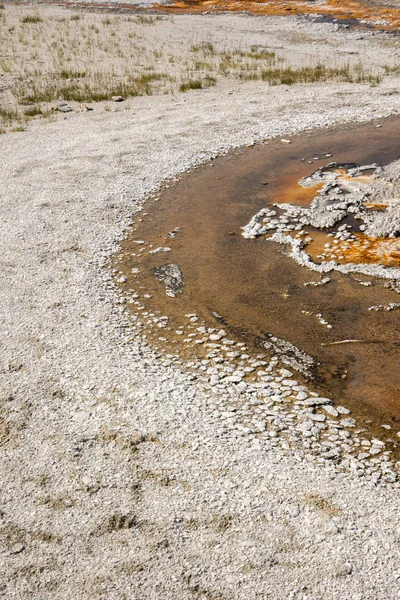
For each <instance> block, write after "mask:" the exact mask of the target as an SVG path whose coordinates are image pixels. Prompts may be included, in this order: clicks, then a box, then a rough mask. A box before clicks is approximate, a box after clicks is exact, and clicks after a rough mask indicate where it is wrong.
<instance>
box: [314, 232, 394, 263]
mask: <svg viewBox="0 0 400 600" xmlns="http://www.w3.org/2000/svg"><path fill="white" fill-rule="evenodd" d="M356 237H357V239H356V240H352V241H347V242H342V241H341V242H340V243H339V244H337V245H333V246H332V248H330V249H329V250H325V254H326V256H327V257H326V259H325V260H330V259H333V260H336V261H337V262H339V263H342V264H344V263H356V264H380V265H386V266H390V267H399V266H400V239H398V238H395V239H391V238H372V237H368V236H367V235H364V234H361V233H357V234H356ZM327 239H328V240H329V241H330V242H331V239H330V238H327Z"/></svg>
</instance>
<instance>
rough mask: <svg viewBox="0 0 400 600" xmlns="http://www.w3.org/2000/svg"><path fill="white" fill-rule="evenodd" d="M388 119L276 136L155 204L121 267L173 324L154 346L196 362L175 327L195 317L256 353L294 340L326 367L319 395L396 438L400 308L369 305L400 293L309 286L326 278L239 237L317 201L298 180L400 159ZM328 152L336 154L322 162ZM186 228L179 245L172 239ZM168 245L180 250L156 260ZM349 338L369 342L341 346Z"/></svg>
mask: <svg viewBox="0 0 400 600" xmlns="http://www.w3.org/2000/svg"><path fill="white" fill-rule="evenodd" d="M381 123H382V124H383V127H380V128H377V127H376V124H374V123H370V124H368V125H361V126H360V125H358V126H354V125H353V126H348V127H345V128H341V129H337V130H323V131H320V130H319V131H316V132H311V133H304V134H302V135H299V136H294V137H292V138H291V140H292V143H291V144H284V143H282V142H281V141H280V140H274V141H271V142H269V143H265V144H260V145H256V146H254V147H252V148H241V149H239V150H236V151H233V152H231V153H229V154H228V155H226V156H223V157H219V158H217V159H215V160H213V161H211V162H209V163H207V164H205V165H204V166H202V167H201V168H198V169H193V170H191V171H190V172H188V173H186V174H185V175H184V176H183V177H182V178H181V180H180V181H178V182H176V183H173V184H171V185H169V187H165V189H163V190H162V192H161V193H160V194H159V196H158V197H156V198H155V199H153V200H151V201H149V202H148V203H147V204H146V207H145V211H144V213H145V214H142V215H141V217H140V219H141V220H137V221H136V223H135V226H134V228H133V229H132V231H131V233H130V234H129V236H128V237H127V239H126V240H125V241H124V243H123V251H122V253H121V255H120V256H119V257H117V259H116V261H115V264H116V266H117V267H118V269H119V270H120V271H122V272H123V273H124V274H125V275H126V277H127V282H126V283H124V284H123V288H124V289H125V290H128V289H132V288H133V289H135V290H138V291H139V292H140V295H141V298H140V302H141V303H142V304H143V305H144V306H145V307H146V309H148V310H150V311H153V312H155V313H156V314H157V311H159V312H158V314H162V315H168V316H169V317H170V318H171V323H172V324H173V326H172V329H171V332H170V333H168V334H165V341H160V340H159V339H158V338H153V343H154V345H155V346H157V347H163V348H164V349H166V350H167V351H168V350H169V351H170V350H171V349H173V351H174V352H180V353H181V354H182V355H183V356H186V357H190V356H191V355H193V353H195V350H193V349H191V350H189V349H188V348H187V347H185V346H184V344H182V341H181V338H180V336H177V335H174V330H175V329H176V328H177V327H179V326H181V325H183V324H184V323H185V322H186V321H187V317H186V316H185V315H187V314H194V313H195V314H196V315H198V316H199V318H200V319H201V320H202V321H204V322H205V323H207V324H208V325H209V326H213V327H215V326H219V325H218V322H217V321H216V319H215V315H219V316H220V317H218V319H219V322H223V323H224V329H226V330H227V331H228V332H229V335H230V336H231V337H234V338H235V339H237V340H241V341H244V342H246V344H247V345H248V347H249V348H250V351H254V353H255V352H257V351H258V352H259V351H260V348H263V342H264V341H265V340H268V339H269V336H270V335H273V336H277V337H279V338H282V339H284V340H288V341H290V342H291V343H292V344H295V345H296V346H297V347H298V348H300V349H301V350H303V351H304V352H306V353H307V354H308V355H310V356H312V357H313V358H314V359H315V361H316V366H315V367H314V369H313V372H312V379H311V381H308V384H309V385H311V387H313V388H314V389H316V390H317V391H318V392H320V393H322V394H323V395H326V396H329V397H331V398H332V399H334V400H335V401H337V402H339V403H341V404H344V405H346V406H348V407H349V408H351V409H352V411H353V413H354V414H355V415H356V416H358V417H359V418H361V419H362V420H364V421H365V420H371V421H372V422H371V423H370V424H369V426H370V427H371V428H372V429H374V428H375V430H376V428H380V426H381V424H382V423H385V424H390V425H393V426H394V428H395V430H396V431H397V429H398V425H397V426H396V423H400V320H399V314H400V312H399V311H396V310H395V311H392V312H374V311H369V310H368V308H369V307H371V306H374V305H386V304H390V303H396V302H399V301H400V295H399V294H398V293H396V291H394V290H392V289H388V287H385V285H387V281H384V280H379V279H374V278H372V277H367V276H365V275H359V274H349V275H347V274H342V273H338V272H332V273H329V277H330V279H331V281H330V282H329V283H328V284H326V285H321V286H312V285H311V286H310V285H304V284H307V283H310V282H318V281H319V280H320V279H321V278H320V276H319V274H318V273H314V272H310V271H309V270H307V269H305V268H304V267H300V266H299V265H297V264H296V263H295V262H294V261H293V260H292V259H291V258H289V257H288V256H286V255H285V254H284V248H282V247H280V246H278V245H277V244H274V243H271V242H267V241H265V240H264V239H255V240H246V239H244V238H243V237H242V236H241V229H240V228H241V226H243V225H245V224H246V223H247V222H248V221H249V219H250V218H251V217H252V216H253V215H254V214H255V213H257V212H258V211H259V210H260V209H261V208H264V207H266V206H268V205H269V204H272V203H274V202H278V201H280V200H284V201H285V202H288V201H291V202H293V201H295V200H296V199H297V201H299V202H301V203H304V202H308V201H310V200H311V198H310V197H308V196H307V197H305V196H300V197H299V196H296V193H297V191H298V190H297V188H298V187H299V186H298V182H299V180H300V179H301V178H303V177H304V176H307V175H310V174H311V173H313V172H314V171H315V169H316V168H317V167H319V166H322V165H324V164H326V163H328V162H331V161H336V162H338V163H358V164H370V163H373V162H376V163H378V164H381V165H384V164H387V163H389V162H392V161H393V160H395V159H397V158H399V157H400V144H399V141H398V140H399V139H400V137H399V135H400V118H392V119H389V120H387V121H386V122H385V121H381ZM326 154H329V155H332V156H330V157H329V158H323V159H320V160H314V158H315V157H322V156H324V157H325V155H326ZM308 191H309V190H307V193H308ZM314 191H315V190H314ZM301 193H302V192H301V190H300V194H301ZM146 213H147V214H146ZM177 227H179V232H178V233H177V234H176V236H175V237H172V238H171V237H170V238H168V237H166V236H167V234H168V233H169V232H171V231H172V230H175V229H176V228H177ZM324 235H325V234H324ZM313 236H314V233H313ZM138 241H145V242H146V244H138V243H137V242H138ZM158 247H169V248H170V251H169V252H158V253H155V254H150V253H149V251H150V250H152V249H155V248H158ZM142 249H143V250H142ZM171 263H173V264H177V265H179V267H180V269H181V271H182V273H183V276H184V285H183V287H182V293H177V294H176V296H175V297H170V296H167V295H166V293H165V289H166V288H165V282H163V281H160V280H159V279H157V278H156V277H155V276H154V271H153V270H154V269H155V268H158V267H160V266H163V265H166V264H171ZM132 269H134V271H136V270H137V269H138V270H139V272H132ZM360 281H362V282H371V285H369V286H368V287H366V286H364V285H362V284H361V283H360ZM143 294H146V295H150V296H151V298H144V297H143ZM133 311H135V307H134V306H133ZM213 313H214V316H213ZM318 315H320V317H319V316H318ZM321 319H322V320H323V321H325V322H326V323H328V324H330V325H331V326H332V327H331V328H328V327H327V326H326V325H324V324H322V323H321ZM163 336H164V334H163ZM149 337H150V338H151V336H149ZM348 339H354V340H359V342H357V343H348V344H339V345H336V344H334V345H331V344H332V343H333V342H337V341H342V340H348Z"/></svg>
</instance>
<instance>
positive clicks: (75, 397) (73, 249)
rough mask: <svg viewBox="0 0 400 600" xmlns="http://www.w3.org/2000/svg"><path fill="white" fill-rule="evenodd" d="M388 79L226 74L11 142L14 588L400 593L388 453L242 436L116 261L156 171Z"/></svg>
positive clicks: (326, 117) (332, 105)
mask: <svg viewBox="0 0 400 600" xmlns="http://www.w3.org/2000/svg"><path fill="white" fill-rule="evenodd" d="M223 19H224V17H221V18H219V17H218V18H215V19H214V20H213V21H207V28H208V29H209V28H210V27H215V30H213V31H218V27H220V26H222V25H224V23H225V21H224V20H223ZM235 19H237V22H238V23H243V18H242V17H236V18H232V17H231V18H230V19H229V24H230V26H231V27H234V26H235V23H236V20H235ZM249 21H250V20H249ZM252 22H254V21H252ZM274 22H275V21H273V20H271V21H269V22H268V23H274ZM317 31H318V32H319V34H320V36H322V35H328V34H329V32H330V31H331V30H330V28H329V27H328V26H326V28H325V27H322V26H321V27H320V29H318V30H317V29H316V26H315V24H314V25H313V35H315V34H316V32H317ZM355 38H356V36H355V35H353V34H351V33H349V37H348V38H346V44H348V45H349V46H352V47H354V48H355V51H356V50H357V43H358V42H357V40H356V39H355ZM360 43H362V42H360ZM372 43H373V42H372V38H371V46H372ZM376 43H377V44H378V43H379V40H378V41H377V42H376ZM380 51H381V52H383V50H382V49H381V50H380ZM387 52H388V53H389V52H391V50H390V46H389V47H388V49H387ZM396 86H398V83H397V82H395V81H394V80H391V79H387V80H385V82H384V83H383V84H382V85H381V86H379V87H377V88H369V87H368V86H365V85H350V84H340V85H338V84H330V85H328V84H322V85H315V86H313V85H309V86H293V87H291V88H286V87H280V88H268V86H266V85H264V84H259V83H248V84H242V85H240V84H238V83H229V82H227V83H226V86H225V87H224V86H222V87H220V88H218V89H208V90H200V91H198V92H192V93H190V94H187V95H185V96H183V95H181V96H165V97H164V96H163V97H148V98H136V99H133V100H130V101H129V102H130V106H131V110H130V111H116V112H109V113H106V114H105V113H104V112H102V113H101V114H100V113H97V114H96V110H94V111H93V112H90V113H73V112H72V113H68V114H65V115H59V117H58V119H57V120H56V121H55V122H53V123H49V124H43V123H38V124H32V125H31V126H30V128H29V129H28V130H27V131H26V132H23V133H17V134H6V135H2V136H1V137H0V148H1V156H2V171H1V186H0V197H1V204H0V210H1V219H0V229H1V235H0V240H1V242H0V243H1V261H2V273H1V278H0V286H1V292H0V303H1V311H0V314H1V321H2V327H1V330H0V343H1V347H2V349H3V350H2V353H1V359H0V360H1V363H0V386H1V396H0V398H1V422H0V424H1V425H0V426H1V429H0V431H1V453H2V460H1V466H0V469H1V471H0V478H1V482H2V486H1V488H2V490H1V499H2V507H1V512H0V519H1V525H0V536H1V537H0V541H1V544H2V549H1V551H2V562H3V580H2V582H1V583H0V596H1V595H2V596H3V597H5V598H18V599H19V598H21V599H22V598H24V599H25V598H35V599H40V600H42V599H43V600H47V599H50V598H51V599H52V600H53V599H54V598H57V599H60V600H62V599H64V598H65V599H70V598H79V599H89V598H95V599H107V600H112V599H118V600H120V599H122V598H126V599H128V598H129V599H130V598H138V599H139V598H140V599H145V598H146V599H147V598H148V599H156V598H157V599H159V598H162V599H163V600H169V599H178V598H179V600H186V599H193V598H196V599H197V598H198V599H202V598H207V599H218V600H225V599H226V600H232V599H246V600H250V599H256V598H260V599H261V598H262V599H266V598H273V599H274V600H279V599H284V598H285V599H286V598H291V599H300V598H301V599H304V600H305V599H315V600H317V599H324V600H330V599H335V600H336V599H337V600H339V599H340V600H342V599H343V598H351V599H352V600H357V599H358V600H362V599H363V600H365V599H371V600H372V599H373V600H379V599H382V600H387V599H388V598H390V599H392V598H393V599H394V598H397V597H400V570H399V567H398V565H399V559H400V551H399V549H400V516H399V515H400V511H399V508H400V502H399V495H398V484H387V485H380V484H378V485H376V483H377V481H378V479H379V477H376V478H375V479H376V481H375V479H374V466H373V465H374V463H373V461H374V460H375V458H370V459H367V458H366V457H364V456H363V457H362V458H361V459H360V460H358V461H354V462H353V463H351V461H349V464H348V469H347V470H345V471H343V472H341V473H338V472H337V470H336V469H335V467H334V465H331V466H329V464H327V462H328V461H327V460H326V458H329V457H331V458H332V459H333V460H334V457H335V452H334V450H332V449H331V446H329V445H328V442H327V443H326V445H325V446H324V447H325V448H326V452H325V459H322V458H321V464H320V463H319V462H318V459H317V460H315V459H312V458H311V457H309V456H307V455H305V454H301V453H297V452H291V451H290V448H287V449H285V447H281V446H280V445H279V433H277V430H278V427H277V428H276V430H274V429H273V430H272V431H271V436H270V440H269V441H268V443H266V442H265V443H264V442H263V441H262V440H261V441H260V440H259V439H256V438H255V437H254V436H253V435H251V432H250V431H249V428H246V427H243V426H242V429H241V431H239V434H240V435H239V434H236V433H234V432H233V429H232V427H231V426H230V425H229V421H230V420H232V419H234V418H235V413H233V414H232V411H225V409H224V403H223V401H222V400H221V402H219V399H218V395H213V394H211V393H208V392H205V391H204V388H203V387H202V386H201V385H199V384H197V383H196V381H195V380H194V379H193V378H192V377H191V376H189V375H188V374H186V372H185V370H182V369H179V368H177V367H176V366H174V365H173V364H170V363H168V361H167V360H165V357H164V359H163V361H160V360H159V359H158V358H157V357H156V355H155V354H154V353H153V352H152V351H151V350H149V349H148V348H147V347H146V345H145V344H144V343H143V342H142V341H141V340H140V337H139V336H138V334H137V333H134V332H133V331H132V330H131V329H130V325H129V322H128V321H127V319H126V317H125V316H124V312H123V308H124V307H123V305H121V304H120V302H119V301H118V296H117V293H116V290H115V286H114V283H113V280H112V278H111V275H110V274H109V273H108V271H107V268H106V264H107V259H108V256H109V255H110V253H112V252H116V251H117V250H118V244H119V241H120V240H121V239H122V236H123V232H124V230H125V229H126V227H127V226H128V225H129V223H130V221H131V218H132V215H133V214H134V213H135V212H137V211H138V210H139V208H140V204H141V202H142V201H143V200H144V199H145V198H146V196H147V195H148V194H150V193H151V192H152V191H154V190H155V189H157V187H158V186H159V185H160V183H161V182H165V181H166V180H168V179H169V178H173V177H175V176H176V175H177V174H179V173H182V172H183V171H185V170H187V169H188V168H189V167H191V166H193V165H196V164H200V163H201V162H202V161H204V160H205V159H207V158H209V157H211V156H215V155H216V154H218V153H221V152H225V151H227V150H228V149H229V148H231V147H235V146H240V145H244V144H251V143H253V142H254V141H255V140H258V139H262V138H267V137H272V136H280V137H281V138H282V137H283V138H284V139H285V138H286V137H287V136H290V135H291V134H293V133H294V132H299V131H301V130H303V129H306V128H312V127H324V126H326V125H331V124H333V123H343V122H346V121H350V120H355V119H357V120H367V119H371V118H377V117H383V116H385V115H387V114H389V113H393V112H396V111H397V110H398V99H397V96H396V94H388V92H390V91H393V89H395V88H396ZM344 98H345V101H344ZM126 102H128V101H126ZM126 102H124V103H123V104H125V103H126ZM166 358H168V357H166ZM288 373H289V375H290V371H288V372H287V373H286V374H284V375H282V377H284V378H288V377H289V375H288ZM242 380H243V379H242ZM240 383H241V381H239V385H240ZM235 385H237V384H235V383H232V384H231V386H232V387H233V386H235ZM288 387H289V386H288ZM271 388H273V386H271ZM245 392H246V390H244V393H245ZM271 397H273V396H271ZM304 400H305V399H304ZM304 400H303V401H301V400H299V403H301V402H304ZM322 400H323V404H322V405H321V406H322V407H323V408H321V410H325V413H326V414H327V415H333V413H332V411H330V407H329V399H328V400H327V399H322ZM219 403H220V404H221V410H220V411H219V412H221V413H222V412H227V413H229V414H228V415H226V416H225V419H223V420H221V419H220V417H219V416H218V415H216V414H215V413H218V406H219ZM327 407H329V408H327ZM303 409H304V410H307V407H306V406H305V407H303ZM308 409H309V407H308ZM271 412H272V411H271ZM321 414H322V413H321ZM341 414H342V413H341ZM329 419H330V416H328V417H327V420H329ZM224 420H225V421H227V422H228V425H226V424H225V423H224ZM344 421H346V422H347V425H345V424H344ZM353 421H354V420H353V419H352V418H351V417H346V418H342V419H341V422H342V425H345V426H347V427H352V426H353V424H354V423H353ZM303 423H304V422H303ZM305 423H307V425H304V427H307V428H308V427H310V426H311V430H308V429H305V430H306V431H310V435H313V434H312V433H311V431H312V429H313V428H316V426H317V425H318V424H321V425H324V423H323V422H322V420H321V421H319V422H318V421H313V420H311V419H309V420H308V421H305ZM308 423H310V424H308ZM246 429H247V430H246ZM337 432H338V433H337V435H339V433H340V428H337ZM249 434H250V435H249ZM377 442H378V443H377V444H375V447H376V448H378V447H379V446H380V444H379V440H378V441H377ZM362 448H363V449H364V450H365V448H364V446H362V447H360V452H359V455H360V456H361V454H362V455H366V454H370V453H369V451H368V452H367V451H362V452H361V449H362ZM383 454H384V453H383ZM376 460H378V459H376ZM388 460H389V458H388ZM367 462H368V463H370V465H372V466H368V467H367V468H368V469H369V470H370V477H366V476H365V471H366V469H365V466H364V467H363V465H364V463H367ZM380 462H382V461H381V460H380ZM383 462H384V461H383Z"/></svg>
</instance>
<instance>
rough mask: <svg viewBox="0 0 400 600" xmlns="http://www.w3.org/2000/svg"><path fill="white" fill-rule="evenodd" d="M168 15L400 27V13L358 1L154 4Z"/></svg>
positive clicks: (186, 0) (181, 0)
mask: <svg viewBox="0 0 400 600" xmlns="http://www.w3.org/2000/svg"><path fill="white" fill-rule="evenodd" d="M153 8H155V9H158V10H162V11H164V12H175V13H177V12H182V13H215V12H239V11H244V12H250V13H253V14H256V15H287V14H294V15H301V14H304V15H306V14H319V15H327V16H333V17H335V18H337V19H358V20H362V21H363V22H365V24H366V25H369V26H372V27H373V28H375V29H383V30H386V31H393V30H396V29H398V28H399V27H400V10H399V9H396V8H392V7H387V6H380V5H378V6H377V5H375V6H371V5H368V4H364V3H362V2H359V1H356V0H325V1H324V2H322V3H320V4H311V3H307V2H299V1H297V0H286V1H284V2H280V1H278V0H264V1H263V0H178V1H175V0H171V2H170V3H169V4H167V5H163V4H154V5H153Z"/></svg>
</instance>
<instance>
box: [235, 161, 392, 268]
mask: <svg viewBox="0 0 400 600" xmlns="http://www.w3.org/2000/svg"><path fill="white" fill-rule="evenodd" d="M300 185H301V186H303V187H316V186H321V189H320V190H319V191H316V195H315V197H314V199H313V201H312V202H311V204H310V206H309V207H302V206H297V205H293V204H287V203H285V204H279V203H276V204H274V205H273V207H269V208H264V209H262V210H260V211H259V212H258V213H257V214H256V215H254V217H253V218H252V219H251V220H250V222H249V223H248V224H247V225H246V226H244V227H243V228H242V229H243V233H242V235H243V237H244V238H246V239H254V238H257V237H260V236H263V235H265V236H266V239H268V240H271V241H274V242H278V243H281V244H286V245H288V246H289V247H290V248H291V250H290V255H291V256H292V257H293V258H294V259H295V260H296V261H297V262H298V263H299V264H300V265H303V266H305V267H308V268H310V269H312V270H315V271H320V272H323V273H324V272H329V271H332V270H333V269H336V270H339V271H342V272H362V273H365V274H368V275H374V276H379V277H390V278H391V279H396V278H397V279H399V278H400V269H398V268H395V264H396V263H397V262H398V260H400V241H399V240H398V238H399V236H400V161H395V162H393V163H391V164H390V165H387V166H386V167H383V168H382V167H379V166H378V165H376V164H373V165H364V166H357V165H340V164H337V163H329V164H328V165H326V166H324V167H321V168H319V169H318V170H317V171H315V172H314V173H313V174H312V175H311V176H309V177H306V178H304V179H302V180H301V181H300ZM307 228H312V229H314V230H315V229H316V230H322V231H325V232H326V231H329V233H328V235H329V236H330V237H332V238H333V240H332V243H326V244H325V249H324V252H323V253H322V254H320V255H319V256H318V259H319V260H320V262H316V261H314V260H312V258H311V256H310V255H309V254H308V253H307V252H306V250H305V248H306V247H307V245H308V244H309V243H310V242H311V241H312V237H311V236H312V233H311V234H310V232H309V231H307V230H306V229H307ZM368 254H369V255H370V258H368V259H366V262H367V263H370V262H376V263H381V264H363V260H362V257H363V256H364V255H365V256H367V255H368ZM354 256H357V257H358V259H357V260H356V261H355V262H353V260H354ZM374 259H375V260H374ZM340 261H343V262H344V263H347V264H340ZM386 266H389V267H391V268H390V273H388V270H387V268H386Z"/></svg>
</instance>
